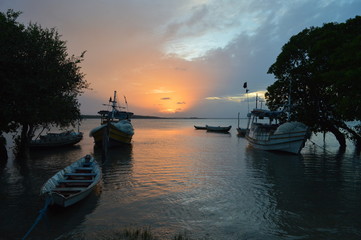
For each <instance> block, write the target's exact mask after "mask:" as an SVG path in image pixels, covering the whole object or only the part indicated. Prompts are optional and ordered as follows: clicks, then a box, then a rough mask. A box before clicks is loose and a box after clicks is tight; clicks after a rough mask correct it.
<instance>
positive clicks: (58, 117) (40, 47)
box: [0, 10, 88, 152]
mask: <svg viewBox="0 0 361 240" xmlns="http://www.w3.org/2000/svg"><path fill="white" fill-rule="evenodd" d="M19 15H20V12H14V11H13V10H8V11H7V12H6V13H1V12H0V31H1V34H0V85H1V89H0V97H1V100H2V101H1V102H0V119H1V121H0V136H1V135H2V134H3V133H8V132H15V131H17V130H18V129H21V133H20V136H19V137H18V139H17V143H18V149H19V151H20V152H22V151H23V150H24V149H26V147H27V144H28V143H29V141H30V140H31V138H32V137H33V134H34V131H35V130H36V129H37V128H38V127H44V126H49V125H54V126H59V127H65V126H69V125H74V124H75V123H76V122H77V121H78V119H79V118H80V109H79V106H80V104H79V102H78V100H77V97H78V96H79V95H80V94H81V93H82V90H83V89H86V88H87V87H88V83H87V81H86V80H85V79H84V74H83V73H81V71H80V66H79V64H80V63H81V62H82V61H83V57H84V52H83V53H82V54H81V55H80V56H78V57H76V56H69V55H68V53H67V47H66V42H65V41H63V40H61V39H60V35H59V34H58V32H57V31H56V30H55V29H54V28H52V29H47V28H42V27H41V26H40V25H38V24H33V23H30V24H29V25H28V26H25V25H23V24H21V23H19V22H17V18H18V16H19Z"/></svg>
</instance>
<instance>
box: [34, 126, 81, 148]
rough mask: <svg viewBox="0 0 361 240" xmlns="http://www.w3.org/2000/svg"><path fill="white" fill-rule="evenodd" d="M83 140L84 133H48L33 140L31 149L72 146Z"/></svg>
mask: <svg viewBox="0 0 361 240" xmlns="http://www.w3.org/2000/svg"><path fill="white" fill-rule="evenodd" d="M82 139H83V133H82V132H74V131H73V130H71V131H65V132H61V133H47V134H46V135H40V136H39V137H38V138H36V139H34V140H31V141H30V144H29V147H30V148H51V147H64V146H71V145H74V144H76V143H78V142H80V141H81V140H82Z"/></svg>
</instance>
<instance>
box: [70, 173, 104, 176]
mask: <svg viewBox="0 0 361 240" xmlns="http://www.w3.org/2000/svg"><path fill="white" fill-rule="evenodd" d="M96 175H97V174H96V173H65V174H64V176H96Z"/></svg>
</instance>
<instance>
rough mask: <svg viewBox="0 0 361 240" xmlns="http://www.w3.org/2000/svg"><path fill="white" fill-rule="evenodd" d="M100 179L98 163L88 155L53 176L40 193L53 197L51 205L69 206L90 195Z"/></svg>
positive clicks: (43, 195) (45, 196)
mask: <svg viewBox="0 0 361 240" xmlns="http://www.w3.org/2000/svg"><path fill="white" fill-rule="evenodd" d="M100 179H101V170H100V167H99V165H98V163H97V162H96V161H95V160H94V158H93V157H92V156H90V155H86V156H85V157H83V158H81V159H79V160H78V161H76V162H74V163H73V164H71V165H70V166H68V167H66V168H64V169H62V170H60V171H59V172H57V173H56V174H55V175H54V176H52V177H51V178H50V179H49V180H48V181H47V182H46V183H45V184H44V185H43V186H42V188H41V190H40V195H41V196H42V197H44V198H51V201H50V205H58V206H62V207H68V206H71V205H73V204H75V203H77V202H79V201H80V200H82V199H84V198H85V197H86V196H88V195H89V194H90V193H91V191H92V190H93V188H94V187H95V186H96V185H97V184H98V183H99V181H100Z"/></svg>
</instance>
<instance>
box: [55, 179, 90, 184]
mask: <svg viewBox="0 0 361 240" xmlns="http://www.w3.org/2000/svg"><path fill="white" fill-rule="evenodd" d="M92 182H94V180H84V179H74V180H60V181H58V183H92Z"/></svg>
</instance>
